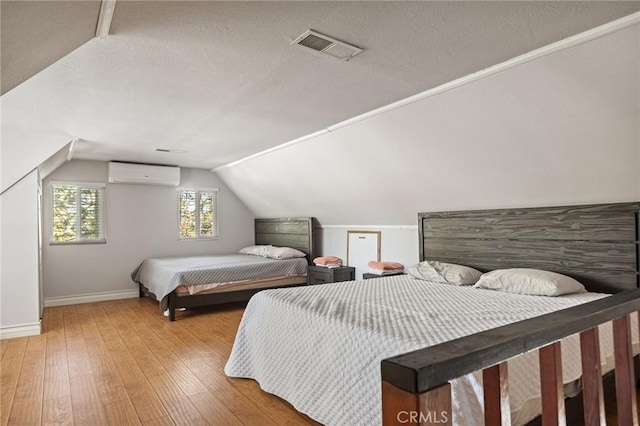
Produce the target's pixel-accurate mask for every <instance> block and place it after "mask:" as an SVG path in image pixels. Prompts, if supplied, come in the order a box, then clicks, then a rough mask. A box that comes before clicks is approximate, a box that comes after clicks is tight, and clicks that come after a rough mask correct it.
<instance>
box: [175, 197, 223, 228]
mask: <svg viewBox="0 0 640 426" xmlns="http://www.w3.org/2000/svg"><path fill="white" fill-rule="evenodd" d="M179 209H180V225H179V236H180V239H192V238H218V234H219V233H218V190H217V189H208V190H201V191H199V190H192V189H183V190H180V197H179Z"/></svg>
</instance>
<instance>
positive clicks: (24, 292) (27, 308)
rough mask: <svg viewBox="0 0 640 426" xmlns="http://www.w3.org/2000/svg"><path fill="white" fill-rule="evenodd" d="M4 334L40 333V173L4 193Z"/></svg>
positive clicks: (0, 206)
mask: <svg viewBox="0 0 640 426" xmlns="http://www.w3.org/2000/svg"><path fill="white" fill-rule="evenodd" d="M0 211H1V219H0V222H1V229H2V236H1V237H2V238H1V239H0V241H1V245H2V248H1V250H0V253H1V255H0V336H1V337H2V338H6V337H18V336H24V335H30V334H39V333H40V309H39V291H38V173H37V171H35V170H34V171H32V172H31V173H29V174H28V175H27V176H26V177H25V178H24V179H22V180H20V181H19V182H18V183H17V184H15V185H14V186H13V187H11V188H10V189H9V190H7V191H6V192H5V193H3V194H2V195H0Z"/></svg>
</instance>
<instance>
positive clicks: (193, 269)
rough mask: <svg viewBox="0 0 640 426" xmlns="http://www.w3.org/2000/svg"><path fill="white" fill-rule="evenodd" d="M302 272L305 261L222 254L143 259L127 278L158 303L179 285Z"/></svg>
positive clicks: (304, 271) (243, 279)
mask: <svg viewBox="0 0 640 426" xmlns="http://www.w3.org/2000/svg"><path fill="white" fill-rule="evenodd" d="M306 272H307V260H306V259H305V258H297V259H284V260H276V259H269V258H265V257H261V256H253V255H248V254H225V255H216V256H194V257H166V258H150V259H146V260H145V261H144V262H142V263H141V264H140V265H139V266H138V267H137V268H136V269H135V270H134V271H133V272H132V273H131V278H132V279H133V281H135V282H137V283H140V284H142V285H144V286H145V287H146V288H147V289H148V290H149V291H150V292H151V293H153V294H154V295H155V296H156V298H157V299H158V300H159V301H161V302H162V301H163V299H164V298H165V297H166V296H167V295H168V294H169V293H171V292H172V291H173V290H175V289H176V288H177V287H178V286H181V285H185V286H193V285H200V284H209V285H210V284H215V283H220V284H223V283H229V282H237V281H246V280H254V279H261V278H275V277H283V276H291V275H301V274H306ZM209 288H211V287H209Z"/></svg>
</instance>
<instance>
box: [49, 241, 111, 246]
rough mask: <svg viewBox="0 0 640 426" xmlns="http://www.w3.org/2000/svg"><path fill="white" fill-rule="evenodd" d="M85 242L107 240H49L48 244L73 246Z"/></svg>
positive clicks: (91, 242)
mask: <svg viewBox="0 0 640 426" xmlns="http://www.w3.org/2000/svg"><path fill="white" fill-rule="evenodd" d="M86 244H107V240H75V241H49V245H50V246H75V245H86Z"/></svg>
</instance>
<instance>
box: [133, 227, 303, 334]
mask: <svg viewBox="0 0 640 426" xmlns="http://www.w3.org/2000/svg"><path fill="white" fill-rule="evenodd" d="M255 244H256V245H260V246H264V245H273V246H277V247H290V248H293V249H295V250H298V251H300V252H302V253H304V254H305V257H304V258H290V259H272V258H266V257H263V256H257V255H252V254H242V253H231V254H219V255H210V256H191V257H166V258H149V259H146V260H144V261H143V262H142V263H141V264H140V265H139V266H138V267H137V268H136V269H135V270H134V271H133V272H132V274H131V277H132V279H133V281H135V282H136V283H138V285H139V286H140V297H143V296H145V295H149V296H151V297H154V298H155V299H156V300H158V301H159V303H160V308H161V310H163V311H165V312H166V313H167V315H168V316H169V318H170V320H171V321H175V318H176V317H175V312H176V310H177V309H181V308H192V307H197V306H208V305H215V304H220V303H229V302H237V301H245V300H249V299H250V298H251V296H253V295H254V294H256V293H257V292H259V291H261V290H264V289H268V288H280V287H291V286H299V285H303V284H306V281H307V278H306V275H307V266H308V265H309V263H310V262H311V261H312V260H313V251H314V219H313V218H309V217H295V218H289V217H287V218H276V219H256V220H255Z"/></svg>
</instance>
